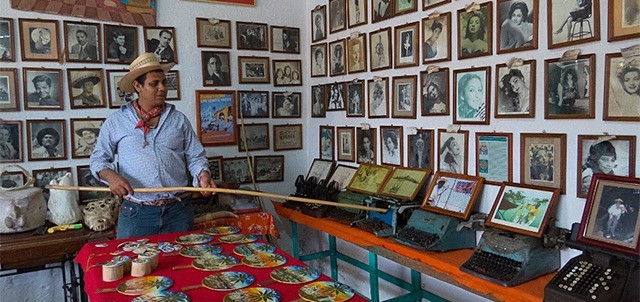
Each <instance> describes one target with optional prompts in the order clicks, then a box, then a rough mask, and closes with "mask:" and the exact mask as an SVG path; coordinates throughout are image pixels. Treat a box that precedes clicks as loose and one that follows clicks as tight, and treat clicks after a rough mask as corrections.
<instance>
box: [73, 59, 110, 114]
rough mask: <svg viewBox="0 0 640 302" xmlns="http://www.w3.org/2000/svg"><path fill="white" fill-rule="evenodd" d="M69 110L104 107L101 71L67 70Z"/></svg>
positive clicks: (85, 69)
mask: <svg viewBox="0 0 640 302" xmlns="http://www.w3.org/2000/svg"><path fill="white" fill-rule="evenodd" d="M67 73H68V77H67V78H68V80H69V92H70V94H71V100H72V102H71V108H72V109H77V108H96V107H104V106H105V102H104V77H103V75H102V69H88V68H83V69H67Z"/></svg>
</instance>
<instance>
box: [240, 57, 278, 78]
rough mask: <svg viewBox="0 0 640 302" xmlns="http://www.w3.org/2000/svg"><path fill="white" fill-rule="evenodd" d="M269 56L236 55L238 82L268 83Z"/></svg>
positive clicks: (269, 75)
mask: <svg viewBox="0 0 640 302" xmlns="http://www.w3.org/2000/svg"><path fill="white" fill-rule="evenodd" d="M269 65H271V64H270V63H269V57H253V56H251V57H245V56H238V82H240V84H270V83H271V71H270V70H269Z"/></svg>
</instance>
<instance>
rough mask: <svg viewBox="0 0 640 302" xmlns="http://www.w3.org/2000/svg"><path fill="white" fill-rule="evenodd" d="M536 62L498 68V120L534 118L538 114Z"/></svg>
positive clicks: (496, 109) (499, 66) (504, 65)
mask: <svg viewBox="0 0 640 302" xmlns="http://www.w3.org/2000/svg"><path fill="white" fill-rule="evenodd" d="M535 91H536V61H535V60H527V61H523V62H522V65H520V66H513V67H509V66H507V64H498V65H497V66H496V94H495V95H496V98H497V99H498V100H497V101H496V103H495V112H496V113H495V117H496V118H534V117H535V114H536V102H535V100H536V96H535Z"/></svg>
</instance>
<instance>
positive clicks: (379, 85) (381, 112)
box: [367, 77, 389, 118]
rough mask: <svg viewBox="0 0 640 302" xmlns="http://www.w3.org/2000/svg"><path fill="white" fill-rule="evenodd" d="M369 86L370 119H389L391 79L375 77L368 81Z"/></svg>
mask: <svg viewBox="0 0 640 302" xmlns="http://www.w3.org/2000/svg"><path fill="white" fill-rule="evenodd" d="M367 84H368V85H369V106H367V108H368V117H369V118H386V117H389V78H387V77H384V78H380V77H374V78H373V80H368V81H367Z"/></svg>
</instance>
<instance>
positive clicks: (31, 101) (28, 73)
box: [22, 67, 63, 110]
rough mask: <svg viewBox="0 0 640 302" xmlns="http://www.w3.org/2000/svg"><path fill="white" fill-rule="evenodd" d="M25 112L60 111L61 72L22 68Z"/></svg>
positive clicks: (47, 69) (58, 70)
mask: <svg viewBox="0 0 640 302" xmlns="http://www.w3.org/2000/svg"><path fill="white" fill-rule="evenodd" d="M22 72H23V75H22V81H23V83H25V85H24V87H23V89H24V93H23V95H24V109H25V110H62V109H63V106H62V95H63V90H62V81H63V78H62V70H61V69H50V68H28V67H25V68H22Z"/></svg>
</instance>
